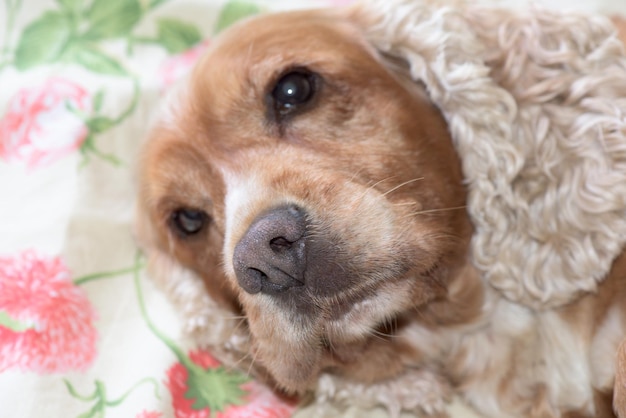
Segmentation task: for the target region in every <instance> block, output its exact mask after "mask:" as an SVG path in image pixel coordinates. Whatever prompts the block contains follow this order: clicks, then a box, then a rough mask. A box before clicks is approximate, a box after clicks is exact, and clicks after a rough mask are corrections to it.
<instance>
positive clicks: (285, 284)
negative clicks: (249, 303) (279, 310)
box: [260, 269, 305, 295]
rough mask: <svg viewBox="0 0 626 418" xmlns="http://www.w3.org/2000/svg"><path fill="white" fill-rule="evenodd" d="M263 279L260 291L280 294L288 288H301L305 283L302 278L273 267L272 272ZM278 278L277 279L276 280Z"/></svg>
mask: <svg viewBox="0 0 626 418" xmlns="http://www.w3.org/2000/svg"><path fill="white" fill-rule="evenodd" d="M266 277H267V279H266V280H265V281H263V284H262V285H261V289H260V291H261V292H263V293H266V294H271V295H274V294H280V293H284V292H286V291H287V290H289V289H298V288H302V287H303V286H304V284H305V282H304V280H299V279H298V278H296V277H293V276H292V275H290V274H288V273H286V272H284V271H282V270H280V269H275V270H274V274H273V275H272V276H271V277H269V276H266ZM277 278H278V280H276V279H277Z"/></svg>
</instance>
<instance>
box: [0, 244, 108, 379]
mask: <svg viewBox="0 0 626 418" xmlns="http://www.w3.org/2000/svg"><path fill="white" fill-rule="evenodd" d="M94 320H95V312H94V310H93V308H92V306H91V304H90V303H89V300H88V299H87V297H86V296H85V294H84V292H83V291H82V289H80V288H78V287H76V286H75V285H74V284H73V283H72V282H71V281H70V274H69V271H68V269H67V267H66V266H65V264H64V263H63V261H62V260H61V258H59V257H54V258H45V257H42V256H39V255H37V254H36V253H35V252H34V251H25V252H23V253H21V254H19V255H17V256H15V257H0V372H2V371H3V370H6V369H9V368H17V369H21V370H30V371H34V372H37V373H55V372H65V371H67V370H84V369H85V368H87V367H88V366H89V365H90V364H91V363H92V361H93V360H94V358H95V356H96V339H97V333H96V329H95V328H94Z"/></svg>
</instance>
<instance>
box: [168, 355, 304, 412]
mask: <svg viewBox="0 0 626 418" xmlns="http://www.w3.org/2000/svg"><path fill="white" fill-rule="evenodd" d="M189 358H190V359H191V361H192V362H193V363H194V364H195V365H197V366H200V368H201V370H202V371H204V373H205V375H204V379H200V380H199V379H191V378H190V371H189V370H188V369H187V368H186V367H185V366H184V365H183V364H182V363H180V362H177V363H176V364H174V365H173V366H172V367H170V369H169V370H168V371H167V381H166V385H167V388H168V389H169V391H170V393H171V395H172V406H173V407H174V414H175V417H176V418H210V417H211V418H213V417H215V418H287V417H290V416H291V415H292V413H293V412H294V410H295V408H296V407H295V402H289V401H286V400H284V399H281V398H279V397H277V396H276V395H275V394H274V393H273V392H272V391H271V390H270V389H269V388H267V387H266V386H263V385H261V384H260V383H258V382H255V381H251V380H248V379H246V378H245V377H244V376H243V375H240V374H239V373H237V372H229V371H227V370H226V369H225V368H224V367H222V366H220V364H219V362H218V361H217V360H215V358H213V357H212V356H211V355H210V354H208V353H206V352H204V351H191V352H190V353H189ZM199 384H201V385H202V386H203V387H192V385H199ZM198 392H200V393H201V394H202V395H204V396H205V397H207V398H211V399H204V400H203V401H204V403H209V404H213V405H214V410H213V411H212V410H211V408H210V407H207V406H203V407H199V404H200V405H203V402H198V399H197V398H196V397H195V394H197V393H198ZM190 395H191V396H190ZM212 412H213V414H212Z"/></svg>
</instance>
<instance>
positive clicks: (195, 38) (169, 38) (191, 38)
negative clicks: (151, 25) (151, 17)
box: [157, 19, 202, 54]
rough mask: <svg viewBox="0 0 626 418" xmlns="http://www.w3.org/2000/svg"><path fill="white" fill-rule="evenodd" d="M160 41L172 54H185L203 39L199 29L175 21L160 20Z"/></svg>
mask: <svg viewBox="0 0 626 418" xmlns="http://www.w3.org/2000/svg"><path fill="white" fill-rule="evenodd" d="M157 26H158V40H159V42H160V43H161V44H162V45H163V46H164V47H165V49H167V52H169V53H171V54H177V53H179V52H183V51H185V50H187V49H189V48H191V47H192V46H194V45H195V44H197V43H198V42H200V40H201V39H202V35H201V34H200V31H199V30H198V28H196V27H195V26H193V25H190V24H188V23H184V22H181V21H179V20H175V19H159V20H158V21H157Z"/></svg>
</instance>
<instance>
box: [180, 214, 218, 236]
mask: <svg viewBox="0 0 626 418" xmlns="http://www.w3.org/2000/svg"><path fill="white" fill-rule="evenodd" d="M208 220H209V216H208V215H207V214H206V213H205V212H204V211H201V210H196V209H178V210H175V211H174V212H172V217H171V222H172V225H173V227H174V228H175V229H176V230H177V232H179V233H181V234H183V235H186V236H188V235H194V234H197V233H198V232H200V231H202V229H203V228H204V227H205V225H206V224H207V223H208Z"/></svg>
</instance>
